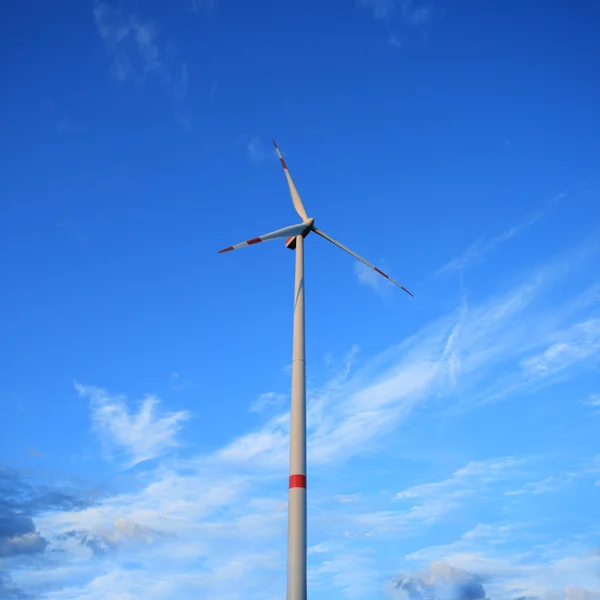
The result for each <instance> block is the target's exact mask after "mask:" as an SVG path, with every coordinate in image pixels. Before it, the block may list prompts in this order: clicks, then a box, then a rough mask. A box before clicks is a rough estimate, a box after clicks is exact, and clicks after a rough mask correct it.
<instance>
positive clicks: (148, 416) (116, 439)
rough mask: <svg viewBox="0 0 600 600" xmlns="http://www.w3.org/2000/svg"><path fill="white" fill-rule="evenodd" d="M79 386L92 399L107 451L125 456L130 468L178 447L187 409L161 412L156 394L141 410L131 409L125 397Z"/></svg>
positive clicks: (148, 399)
mask: <svg viewBox="0 0 600 600" xmlns="http://www.w3.org/2000/svg"><path fill="white" fill-rule="evenodd" d="M75 389H76V390H77V391H78V392H79V394H81V395H82V396H84V397H86V398H89V400H90V406H91V411H92V420H93V422H94V426H95V428H96V430H97V431H98V433H99V435H100V438H101V441H102V443H103V445H104V447H105V449H106V451H107V452H109V453H110V454H111V455H115V456H116V457H117V458H120V459H123V460H124V465H125V466H126V467H132V466H134V465H137V464H138V463H140V462H142V461H144V460H148V459H151V458H156V457H157V456H161V455H162V454H163V453H164V452H166V451H167V450H169V449H172V448H174V447H177V446H178V445H179V444H178V441H177V433H178V432H179V430H180V429H181V425H182V423H183V421H185V420H187V419H188V418H189V417H190V415H189V413H188V412H187V411H178V412H173V413H164V414H163V413H159V411H158V410H157V408H158V405H159V404H160V401H159V400H158V398H156V397H154V396H147V397H146V398H144V399H143V400H142V402H141V403H140V404H139V407H138V410H137V412H131V411H130V410H129V408H128V407H127V405H126V403H125V397H124V396H111V395H110V394H108V393H107V392H106V391H104V390H102V389H100V388H96V387H92V386H85V385H81V384H79V383H76V384H75Z"/></svg>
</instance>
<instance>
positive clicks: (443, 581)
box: [394, 563, 489, 600]
mask: <svg viewBox="0 0 600 600" xmlns="http://www.w3.org/2000/svg"><path fill="white" fill-rule="evenodd" d="M394 588H395V590H396V592H397V594H396V596H397V598H398V600H400V599H402V600H404V599H406V600H442V599H443V600H489V598H488V597H487V595H486V593H485V589H484V587H483V584H482V582H481V578H480V577H478V576H477V575H473V574H471V573H467V572H466V571H463V570H462V569H456V568H454V567H451V566H449V565H444V564H442V563H434V564H433V565H432V566H431V572H430V573H425V574H421V575H414V576H401V577H400V578H399V579H398V580H397V581H396V583H395V586H394Z"/></svg>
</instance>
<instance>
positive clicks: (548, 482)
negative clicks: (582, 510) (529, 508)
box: [504, 476, 568, 496]
mask: <svg viewBox="0 0 600 600" xmlns="http://www.w3.org/2000/svg"><path fill="white" fill-rule="evenodd" d="M567 483H568V479H567V478H558V477H554V476H551V477H546V478H545V479H542V480H541V481H531V482H529V483H526V484H525V485H524V486H523V487H522V488H520V489H518V490H510V491H508V492H504V494H505V495H506V496H522V495H524V494H533V495H537V494H548V493H551V492H557V491H559V490H561V489H563V488H564V486H565V485H566V484H567Z"/></svg>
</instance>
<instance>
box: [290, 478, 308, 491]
mask: <svg viewBox="0 0 600 600" xmlns="http://www.w3.org/2000/svg"><path fill="white" fill-rule="evenodd" d="M298 487H299V488H304V489H306V475H290V490H291V489H292V488H298Z"/></svg>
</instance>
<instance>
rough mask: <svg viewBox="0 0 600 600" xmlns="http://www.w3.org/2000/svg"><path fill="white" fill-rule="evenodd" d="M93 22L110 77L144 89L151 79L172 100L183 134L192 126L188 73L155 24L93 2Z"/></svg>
mask: <svg viewBox="0 0 600 600" xmlns="http://www.w3.org/2000/svg"><path fill="white" fill-rule="evenodd" d="M93 16H94V22H95V24H96V29H97V31H98V34H99V36H100V39H101V40H102V42H103V43H104V45H105V47H106V49H107V52H108V54H109V56H110V58H111V61H112V62H111V67H110V73H111V75H112V76H113V77H114V78H115V79H116V80H117V81H119V82H123V83H124V82H133V83H134V84H135V85H136V86H138V87H141V86H143V85H144V84H145V83H146V81H147V80H149V79H154V80H156V81H158V82H159V84H160V85H161V86H162V87H163V88H164V89H165V90H166V91H167V92H168V94H169V95H170V96H171V97H172V99H173V101H174V103H175V108H176V112H177V119H178V122H179V124H180V126H181V127H182V129H184V130H185V131H190V130H191V129H192V127H193V117H192V113H191V110H190V109H189V106H188V104H187V97H188V92H189V86H190V74H189V70H188V66H187V64H186V63H185V62H178V61H177V60H176V49H175V45H174V44H173V43H172V42H171V43H168V44H162V43H161V42H160V39H159V34H158V31H157V28H156V26H155V25H154V23H153V22H152V21H150V20H148V19H145V20H144V19H141V18H140V17H139V16H138V15H136V14H134V13H126V12H125V11H124V10H123V9H122V8H120V7H119V8H113V7H112V6H110V5H109V4H108V3H105V2H96V4H95V6H94V9H93Z"/></svg>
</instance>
